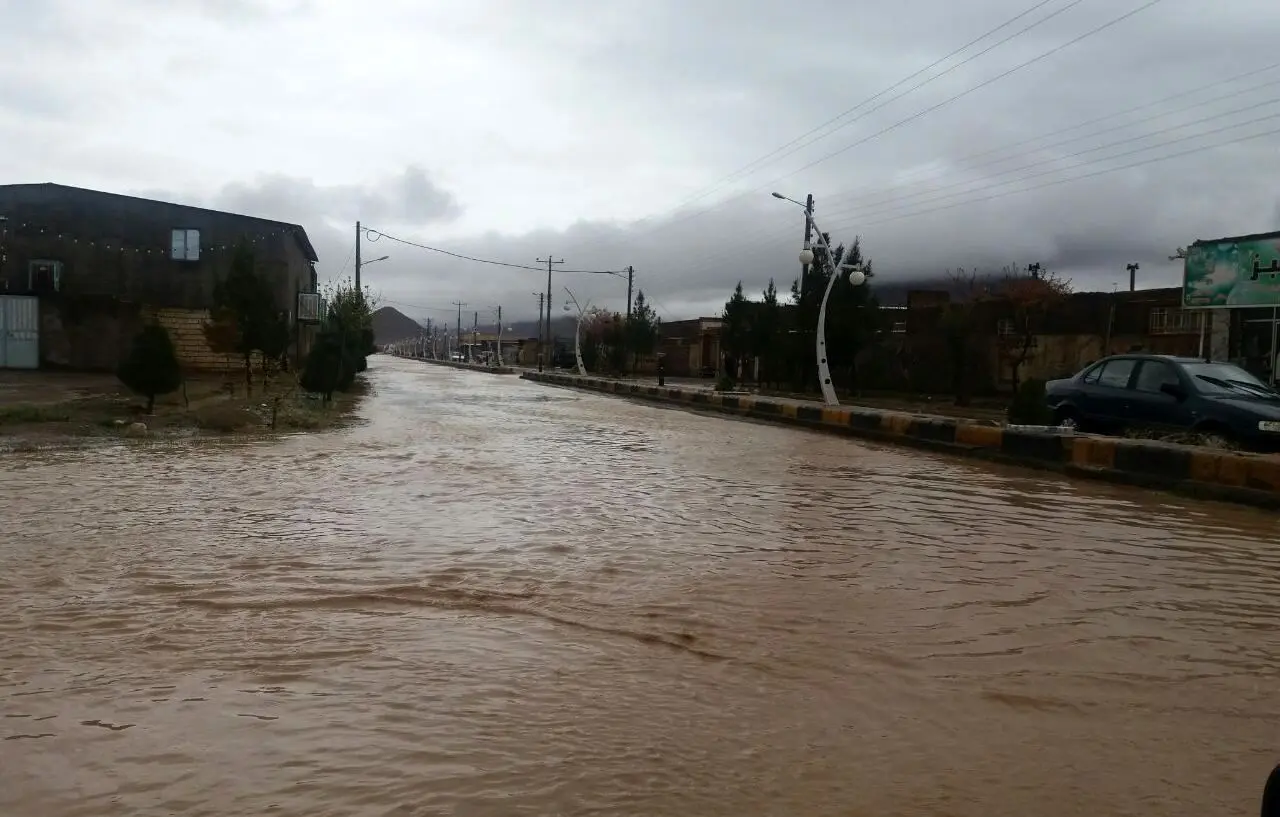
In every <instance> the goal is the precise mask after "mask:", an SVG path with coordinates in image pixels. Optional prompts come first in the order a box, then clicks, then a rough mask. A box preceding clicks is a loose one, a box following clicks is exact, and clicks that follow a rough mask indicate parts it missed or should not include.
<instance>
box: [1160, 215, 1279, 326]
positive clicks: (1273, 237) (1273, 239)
mask: <svg viewBox="0 0 1280 817" xmlns="http://www.w3.org/2000/svg"><path fill="white" fill-rule="evenodd" d="M1262 243H1271V244H1272V245H1273V246H1272V252H1271V253H1270V255H1271V256H1272V257H1271V259H1270V260H1269V261H1268V262H1265V264H1266V265H1265V266H1264V262H1261V261H1259V260H1258V257H1257V253H1253V259H1254V260H1253V263H1252V269H1249V268H1247V267H1244V266H1239V267H1238V268H1237V277H1236V283H1237V284H1239V283H1243V282H1245V281H1250V282H1252V281H1259V280H1261V276H1267V278H1268V280H1270V281H1274V282H1276V283H1277V288H1276V292H1275V295H1274V297H1273V298H1271V299H1269V300H1268V301H1267V302H1266V303H1244V304H1202V303H1192V302H1191V301H1190V297H1191V282H1190V280H1189V275H1188V273H1189V268H1190V265H1191V261H1192V255H1193V253H1196V251H1197V250H1200V249H1202V248H1204V247H1214V248H1217V247H1221V246H1222V245H1224V244H1226V245H1237V244H1262ZM1246 276H1247V277H1246ZM1228 297H1229V295H1228ZM1182 307H1183V308H1184V309H1275V308H1277V307H1280V230H1278V231H1273V232H1267V233H1252V234H1250V235H1240V236H1227V237H1225V238H1213V239H1196V240H1195V241H1193V242H1192V243H1191V244H1189V245H1187V249H1186V253H1185V255H1184V257H1183V261H1182Z"/></svg>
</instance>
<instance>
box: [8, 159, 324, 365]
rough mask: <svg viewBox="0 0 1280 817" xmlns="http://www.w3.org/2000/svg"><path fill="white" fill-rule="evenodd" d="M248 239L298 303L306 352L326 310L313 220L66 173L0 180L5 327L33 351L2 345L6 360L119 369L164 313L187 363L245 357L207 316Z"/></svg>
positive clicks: (276, 282) (296, 323)
mask: <svg viewBox="0 0 1280 817" xmlns="http://www.w3.org/2000/svg"><path fill="white" fill-rule="evenodd" d="M242 241H243V242H247V243H248V245H249V246H250V247H252V249H253V251H254V257H255V262H256V267H257V270H258V272H259V274H261V275H263V276H265V277H266V278H267V279H268V280H269V281H270V282H271V285H272V288H273V290H274V292H275V298H276V304H277V307H278V308H279V310H280V311H281V312H282V313H286V314H287V318H288V321H289V324H290V327H291V328H292V332H293V346H292V349H291V356H292V357H293V358H294V359H295V361H296V360H298V359H300V358H301V357H303V356H305V354H306V352H307V351H308V350H309V349H310V345H311V340H312V338H313V336H314V332H315V325H316V323H317V322H318V320H319V317H320V298H319V295H318V294H317V292H316V285H317V281H316V272H315V263H316V261H317V257H316V251H315V248H314V247H313V246H312V245H311V241H310V239H309V238H308V237H307V233H306V231H305V230H304V229H303V228H302V227H300V226H298V225H296V224H288V223H285V222H280V221H272V220H269V219H262V218H255V217H253V216H245V215H238V214H235V213H225V212H220V211H217V210H208V209H204V208H200V207H190V206H186V205H181V204H171V203H168V202H162V201H153V200H150V199H143V198H136V197H133V196H123V195H118V194H115V193H103V192H99V191H96V190H85V189H82V188H76V187H67V186H64V185H59V184H16V185H0V302H4V303H0V307H4V308H3V309H0V329H7V330H8V334H9V335H10V336H12V337H22V338H25V339H26V341H25V342H27V343H29V344H30V349H29V350H28V351H29V352H30V353H29V354H17V353H14V350H13V349H10V350H9V354H7V356H6V355H0V366H6V365H7V366H17V365H22V366H24V367H29V366H30V365H31V363H32V361H33V360H34V361H35V363H36V365H39V366H41V367H54V368H69V369H81V370H112V369H114V368H115V366H116V365H117V363H118V362H119V360H120V358H121V357H122V356H123V355H124V354H125V353H126V352H127V350H128V348H129V345H130V343H131V341H132V339H133V336H134V335H135V334H136V333H137V332H138V330H139V329H140V328H141V327H142V326H143V325H145V324H146V323H147V322H149V321H158V322H159V323H160V324H162V325H163V326H165V327H166V328H167V329H169V331H170V334H171V335H172V336H173V339H174V343H175V345H176V346H177V348H178V354H179V359H180V360H181V362H182V364H183V365H184V367H185V368H187V369H195V370H225V369H231V368H235V367H237V366H238V365H239V363H238V361H236V360H233V359H229V358H228V357H227V356H225V355H219V354H215V353H214V352H212V351H211V350H210V349H209V346H208V344H207V342H206V341H205V338H204V332H203V326H204V323H205V322H206V321H207V320H208V316H209V308H210V306H211V305H212V297H213V289H214V285H215V283H216V282H217V281H218V280H219V279H221V278H223V277H225V276H226V275H227V273H228V272H229V270H230V264H231V258H232V254H233V252H234V250H235V248H236V246H237V244H239V243H240V242H242ZM6 315H7V316H8V317H7V320H8V324H9V325H8V326H7V327H6V326H4V325H3V322H4V320H6V318H5V317H4V316H6ZM24 316H25V317H24ZM23 320H25V321H26V322H27V325H24V326H21V327H18V328H19V329H22V330H23V334H21V335H19V334H18V333H17V332H16V330H15V326H17V324H18V322H20V321H23ZM32 323H34V325H30V324H32ZM0 334H3V333H2V332H0ZM10 343H11V345H13V344H14V343H15V342H14V341H10ZM15 348H16V347H15ZM0 351H3V350H0ZM18 351H19V352H21V350H18ZM6 359H7V360H8V361H9V362H7V363H6V362H5V361H6ZM14 361H24V362H22V363H15V362H14Z"/></svg>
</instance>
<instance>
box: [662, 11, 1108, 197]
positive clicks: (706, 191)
mask: <svg viewBox="0 0 1280 817" xmlns="http://www.w3.org/2000/svg"><path fill="white" fill-rule="evenodd" d="M1053 1H1054V0H1040V2H1038V3H1036V4H1035V5H1033V6H1031V7H1030V8H1028V9H1026V10H1025V11H1023V12H1021V13H1020V14H1017V15H1014V16H1013V17H1011V18H1010V19H1008V20H1005V21H1004V22H1003V23H1001V24H1000V25H998V26H996V27H995V28H993V29H991V30H990V31H988V32H986V33H985V34H983V35H982V36H980V37H977V38H976V39H973V40H970V41H969V42H967V43H965V44H964V45H962V46H960V47H959V48H957V49H955V50H954V51H952V52H951V53H950V54H947V55H946V56H944V57H940V58H939V59H937V60H934V61H933V62H931V63H929V64H928V65H926V66H925V67H924V68H921V69H920V70H918V71H916V72H915V73H914V74H910V75H908V76H906V77H903V78H902V79H900V80H898V81H897V82H895V83H894V84H893V85H890V86H889V87H888V88H885V89H884V90H882V91H880V92H879V93H876V94H874V95H872V96H869V97H867V98H866V99H864V100H862V101H861V102H859V103H858V104H857V105H854V106H853V107H852V108H849V109H847V110H845V111H842V112H840V113H838V114H836V115H835V116H833V117H832V118H830V119H828V120H827V121H826V122H823V123H822V124H821V125H818V126H817V127H815V128H813V129H812V130H809V131H807V132H805V133H802V134H800V135H799V136H797V137H796V138H794V139H792V140H791V141H790V142H787V143H786V144H784V145H782V146H781V147H778V148H775V149H774V150H772V151H770V152H769V153H766V154H765V155H764V156H762V157H760V158H758V159H756V160H755V161H752V162H750V163H748V164H746V165H744V166H743V167H741V168H739V169H737V170H735V171H733V172H732V173H730V174H728V175H727V176H725V177H723V178H722V179H720V180H719V181H717V182H715V183H714V184H712V185H711V186H710V187H708V188H704V189H703V190H702V191H700V192H699V193H697V194H695V195H694V196H692V197H690V198H688V199H686V200H685V201H683V202H681V203H679V204H677V205H676V206H675V207H674V208H673V209H676V210H679V209H680V208H681V207H684V206H686V205H688V204H692V203H693V202H695V201H699V200H700V199H703V198H706V197H707V196H708V195H710V194H711V193H714V192H715V191H716V190H718V189H720V188H721V187H722V186H723V185H724V184H725V183H728V182H732V181H736V180H737V178H738V177H739V176H740V175H741V174H742V173H744V172H747V171H750V170H752V169H755V168H757V167H758V166H760V165H761V163H763V162H766V161H768V160H769V159H772V158H773V157H774V156H778V154H780V153H781V154H782V156H779V158H785V157H787V156H790V155H791V154H793V153H795V152H796V151H798V150H801V149H802V148H805V147H808V146H809V145H811V144H813V143H814V142H818V141H821V140H822V139H825V138H827V137H828V136H830V135H831V134H833V133H835V132H836V131H838V130H841V129H843V128H846V127H848V126H849V125H852V124H853V123H855V122H858V121H859V120H861V119H862V118H864V117H865V116H868V115H870V114H872V113H875V112H876V111H878V110H880V108H883V107H884V106H885V105H887V104H889V103H891V102H894V101H896V100H898V99H901V98H902V97H904V96H906V95H907V94H910V93H912V92H914V91H918V90H919V89H921V88H923V87H924V86H926V85H928V84H929V83H931V82H933V81H934V80H937V79H940V78H942V77H944V76H946V75H947V74H950V73H951V72H952V71H955V70H956V69H958V68H960V67H961V66H964V65H966V64H968V63H970V62H972V61H973V60H975V59H977V58H979V57H981V56H983V55H985V54H987V53H989V52H991V51H993V50H994V49H996V48H999V47H1000V46H1002V45H1004V44H1005V43H1007V42H1009V41H1010V40H1012V39H1014V38H1016V37H1020V36H1021V35H1023V34H1025V33H1027V32H1028V31H1030V30H1031V29H1033V28H1036V27H1038V26H1040V25H1042V24H1044V23H1046V22H1048V21H1049V20H1052V19H1053V18H1054V17H1057V16H1058V15H1059V14H1062V13H1063V12H1066V11H1068V10H1070V9H1071V8H1073V7H1074V6H1077V5H1079V4H1080V3H1081V2H1083V0H1073V2H1071V3H1069V4H1068V5H1066V6H1063V7H1062V8H1060V9H1058V10H1057V11H1055V12H1053V13H1051V14H1049V15H1048V16H1047V17H1042V18H1041V19H1039V20H1037V21H1036V22H1034V23H1032V24H1031V25H1029V26H1027V27H1026V28H1023V29H1020V30H1019V31H1016V32H1014V33H1013V34H1010V35H1009V36H1008V37H1005V38H1004V39H1003V40H1000V41H999V42H996V43H994V44H992V45H990V46H988V47H987V48H985V49H983V50H982V51H979V52H978V53H977V54H972V55H970V56H969V57H966V58H965V59H964V60H962V61H961V62H958V63H956V64H955V65H953V66H951V67H950V68H948V69H946V70H945V71H941V72H939V73H937V74H935V75H933V76H932V77H929V78H928V79H927V80H925V81H924V82H921V83H918V84H916V85H913V86H911V87H910V88H908V89H907V90H906V91H904V92H903V93H901V94H898V95H897V96H894V97H891V98H890V99H888V100H887V101H886V102H884V103H883V104H881V105H877V106H876V107H874V108H872V109H871V110H869V111H866V112H865V113H863V114H861V115H860V116H857V117H855V118H853V119H851V120H849V121H848V122H845V123H844V124H842V125H840V126H839V127H838V128H833V129H832V130H830V131H827V133H825V134H823V135H822V136H819V137H818V138H817V139H812V140H810V141H807V142H803V144H799V145H797V143H799V142H802V141H803V140H805V139H807V138H808V137H810V136H812V135H813V134H815V133H817V132H819V131H821V130H822V129H823V128H826V127H827V126H828V125H832V124H834V123H836V122H838V121H840V120H841V119H843V118H845V117H846V116H848V115H849V114H851V113H853V112H855V111H857V110H858V109H860V108H862V107H863V106H865V105H868V104H870V103H872V102H875V101H876V100H877V99H879V98H880V97H882V96H884V95H885V94H887V93H889V92H891V91H893V90H894V89H895V88H898V87H899V86H901V85H904V84H906V83H907V82H910V81H911V80H913V79H915V78H916V77H918V76H920V75H921V74H923V73H925V72H926V71H929V70H931V69H933V68H936V67H937V66H939V65H941V64H942V63H944V62H946V61H947V60H949V59H951V58H952V57H955V56H957V55H959V54H961V53H963V52H964V51H966V50H968V49H969V48H971V47H972V46H974V45H977V44H978V43H980V42H982V41H983V40H985V39H987V38H988V37H990V36H991V35H992V34H995V33H996V32H997V31H1000V30H1001V29H1004V28H1008V27H1009V26H1011V25H1013V24H1014V23H1016V22H1017V21H1018V20H1021V19H1022V18H1023V17H1026V16H1027V15H1029V14H1031V13H1033V12H1035V11H1037V10H1038V9H1040V8H1042V7H1044V6H1046V5H1048V4H1049V3H1051V2H1053ZM793 145H796V147H795V150H787V148H790V147H792V146H793ZM783 151H786V152H785V153H783Z"/></svg>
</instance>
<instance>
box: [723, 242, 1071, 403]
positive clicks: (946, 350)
mask: <svg viewBox="0 0 1280 817" xmlns="http://www.w3.org/2000/svg"><path fill="white" fill-rule="evenodd" d="M824 240H825V241H827V242H829V241H830V237H829V236H826V235H825V234H824ZM846 264H848V265H854V266H857V267H858V268H860V269H862V270H863V271H864V273H865V275H866V281H865V283H863V284H862V285H860V286H853V285H852V284H850V283H849V280H848V277H847V276H844V275H841V276H840V277H839V278H838V279H837V280H836V283H835V285H834V286H833V287H832V290H831V298H830V300H829V302H828V304H827V320H826V340H827V346H826V348H827V358H828V365H829V366H830V369H831V373H832V379H833V381H834V382H835V385H836V386H837V388H838V389H839V390H841V391H845V392H857V391H858V390H860V389H862V388H868V387H869V388H889V389H897V388H906V389H909V388H910V385H909V384H910V383H911V382H912V381H913V380H914V381H917V382H918V381H920V380H923V379H925V378H920V377H912V373H911V372H909V371H908V369H910V368H913V367H914V368H916V369H917V370H919V369H921V368H926V369H932V370H934V371H940V370H944V369H945V371H946V372H947V374H948V379H949V381H950V382H949V385H950V390H951V391H952V393H953V396H954V398H955V401H956V402H957V403H958V404H961V405H964V404H967V403H968V402H969V401H970V400H971V398H972V396H973V392H974V384H975V382H976V380H977V379H978V377H977V375H978V373H979V370H980V368H981V367H982V366H983V365H986V361H985V359H984V355H986V354H987V352H988V351H989V350H990V349H991V348H992V347H993V346H994V348H995V350H996V358H997V361H998V365H999V366H1001V367H1003V373H1004V374H1007V375H1008V377H1009V380H1010V382H1011V384H1012V386H1013V390H1014V391H1015V392H1016V391H1018V390H1019V389H1020V387H1021V386H1022V385H1023V382H1022V381H1023V377H1022V372H1023V369H1024V367H1025V366H1026V364H1027V362H1028V361H1029V360H1030V359H1031V357H1032V355H1033V353H1034V351H1035V348H1036V338H1037V336H1038V335H1039V334H1041V333H1043V332H1044V331H1045V330H1046V329H1047V328H1048V326H1049V323H1050V322H1051V320H1052V318H1053V316H1054V315H1055V312H1056V311H1057V310H1059V309H1060V307H1061V305H1062V303H1063V301H1064V300H1065V299H1066V298H1067V297H1068V296H1069V295H1070V294H1071V292H1072V289H1071V282H1070V281H1069V280H1066V279H1064V278H1062V277H1061V276H1059V275H1058V274H1057V273H1055V272H1053V271H1051V270H1046V269H1042V268H1041V266H1040V265H1039V264H1034V265H1030V266H1027V267H1025V268H1023V267H1020V266H1019V265H1016V264H1011V265H1008V266H1006V267H1004V268H1002V269H1000V270H999V271H997V272H995V273H981V272H979V271H977V270H963V269H961V270H954V271H950V272H948V273H947V281H948V285H947V291H948V298H947V299H946V300H945V301H942V302H941V303H939V304H938V305H937V308H936V309H935V310H934V315H935V317H936V322H935V323H934V324H933V325H931V326H930V327H928V329H929V332H930V333H932V334H931V336H932V337H933V338H934V339H935V340H937V341H938V344H937V345H938V347H939V348H938V349H936V350H931V351H929V352H928V353H926V354H923V355H915V356H913V355H912V354H911V350H909V349H907V348H906V347H905V341H903V340H901V339H899V340H895V339H894V336H895V334H897V335H898V337H899V338H901V337H902V336H903V334H904V333H903V332H899V333H895V332H894V326H893V323H894V318H895V317H897V318H898V320H900V321H905V319H906V315H904V314H902V313H901V312H898V311H897V310H887V309H884V308H882V306H881V304H880V302H879V300H878V299H877V297H876V292H875V273H874V270H873V269H872V263H871V260H870V259H865V258H864V257H863V254H862V248H861V246H860V243H859V242H858V241H854V242H853V244H852V245H850V246H849V247H847V248H846V247H845V246H844V245H840V246H837V247H836V248H835V250H834V251H833V252H832V253H830V254H828V253H826V252H825V251H823V250H822V249H821V248H815V249H814V260H813V263H812V264H810V265H809V266H808V267H807V268H806V269H805V270H804V272H803V274H802V276H801V277H799V278H796V279H794V280H793V281H792V284H791V290H790V293H789V298H788V299H787V300H786V301H785V302H784V301H783V300H782V299H781V298H780V297H779V292H778V290H777V287H776V284H775V282H774V281H773V280H770V281H769V284H768V286H766V287H765V289H764V290H763V292H762V293H761V295H760V297H759V298H756V299H752V298H749V297H748V296H747V294H746V293H745V292H744V289H743V285H742V282H738V285H737V287H736V288H735V289H734V291H733V294H732V295H731V296H730V297H729V299H728V301H727V302H726V303H725V305H724V310H723V312H722V329H721V349H722V351H723V353H724V355H725V361H724V370H725V374H724V379H725V380H726V381H727V382H728V383H737V382H741V381H744V380H750V381H754V382H756V383H757V384H758V385H760V386H762V387H765V388H772V389H788V390H790V391H794V392H801V393H807V392H813V391H816V390H817V388H818V382H817V359H816V354H817V352H816V345H817V344H816V340H817V338H816V332H817V322H818V311H819V308H820V306H821V303H822V297H823V294H824V293H825V292H826V288H827V285H828V283H829V282H830V281H831V277H832V275H833V274H835V271H836V270H839V269H840V268H841V267H842V266H844V265H846ZM895 312H897V315H896V316H895V315H894V313H895ZM901 328H902V327H900V329H901ZM988 368H989V366H988ZM915 374H916V375H919V374H920V372H919V371H917V372H915Z"/></svg>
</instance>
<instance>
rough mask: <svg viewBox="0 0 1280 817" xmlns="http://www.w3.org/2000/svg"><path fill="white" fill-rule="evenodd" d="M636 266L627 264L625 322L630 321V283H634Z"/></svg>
mask: <svg viewBox="0 0 1280 817" xmlns="http://www.w3.org/2000/svg"><path fill="white" fill-rule="evenodd" d="M635 279H636V268H635V267H633V266H630V265H628V266H627V323H630V322H631V285H632V284H633V283H635Z"/></svg>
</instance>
